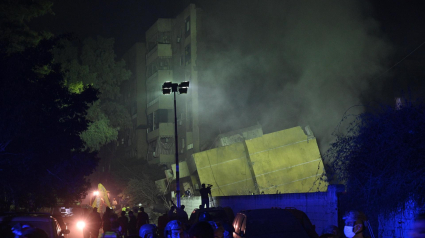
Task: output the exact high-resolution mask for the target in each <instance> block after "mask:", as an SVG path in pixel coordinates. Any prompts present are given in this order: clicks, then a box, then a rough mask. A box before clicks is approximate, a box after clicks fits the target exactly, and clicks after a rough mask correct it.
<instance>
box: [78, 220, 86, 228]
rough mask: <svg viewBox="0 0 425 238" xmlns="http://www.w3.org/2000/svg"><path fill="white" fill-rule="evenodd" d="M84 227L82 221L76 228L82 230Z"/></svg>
mask: <svg viewBox="0 0 425 238" xmlns="http://www.w3.org/2000/svg"><path fill="white" fill-rule="evenodd" d="M85 226H86V223H85V222H84V221H79V222H77V228H78V229H80V230H82V229H84V227H85Z"/></svg>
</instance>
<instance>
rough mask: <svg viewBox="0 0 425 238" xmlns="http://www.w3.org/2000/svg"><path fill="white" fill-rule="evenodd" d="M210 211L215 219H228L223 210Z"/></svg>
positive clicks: (212, 218)
mask: <svg viewBox="0 0 425 238" xmlns="http://www.w3.org/2000/svg"><path fill="white" fill-rule="evenodd" d="M208 213H209V214H210V217H211V220H213V221H219V220H227V214H226V212H225V211H223V210H217V211H208Z"/></svg>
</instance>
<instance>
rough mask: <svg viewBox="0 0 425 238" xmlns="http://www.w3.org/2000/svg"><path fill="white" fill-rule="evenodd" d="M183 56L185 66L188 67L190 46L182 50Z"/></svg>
mask: <svg viewBox="0 0 425 238" xmlns="http://www.w3.org/2000/svg"><path fill="white" fill-rule="evenodd" d="M184 54H185V59H184V60H185V65H190V60H191V52H190V44H188V45H187V46H186V47H185V49H184Z"/></svg>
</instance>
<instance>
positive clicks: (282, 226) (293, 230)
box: [246, 211, 307, 238]
mask: <svg viewBox="0 0 425 238" xmlns="http://www.w3.org/2000/svg"><path fill="white" fill-rule="evenodd" d="M246 234H249V235H250V236H264V235H265V234H284V235H285V236H286V237H299V238H301V237H307V233H306V232H305V231H304V228H303V227H302V226H301V224H300V222H299V221H298V220H297V219H296V218H295V217H294V216H293V215H292V214H290V213H288V212H285V211H279V212H264V213H258V214H249V216H248V218H247V220H246Z"/></svg>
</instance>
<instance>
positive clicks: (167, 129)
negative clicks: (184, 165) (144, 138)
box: [148, 123, 174, 141]
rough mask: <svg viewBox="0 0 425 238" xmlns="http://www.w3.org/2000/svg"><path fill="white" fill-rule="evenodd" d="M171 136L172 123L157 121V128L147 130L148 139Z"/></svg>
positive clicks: (172, 132) (172, 130) (172, 133)
mask: <svg viewBox="0 0 425 238" xmlns="http://www.w3.org/2000/svg"><path fill="white" fill-rule="evenodd" d="M160 136H161V137H173V136H174V123H159V128H158V129H156V130H153V131H150V132H148V141H153V140H155V139H157V138H158V137H160Z"/></svg>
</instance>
